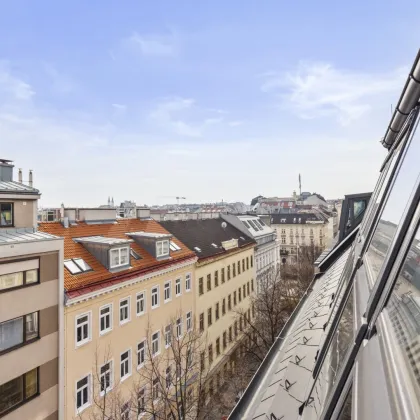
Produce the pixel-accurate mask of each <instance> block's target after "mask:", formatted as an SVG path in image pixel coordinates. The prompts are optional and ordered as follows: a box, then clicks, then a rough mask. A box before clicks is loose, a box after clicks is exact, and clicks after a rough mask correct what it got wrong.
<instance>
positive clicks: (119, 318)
mask: <svg viewBox="0 0 420 420" xmlns="http://www.w3.org/2000/svg"><path fill="white" fill-rule="evenodd" d="M123 300H127V302H128V305H127V306H128V308H127V315H128V318H126V319H124V320H121V302H122V301H123ZM118 320H119V324H120V326H121V325H125V324H127V323H128V322H130V321H131V296H127V297H125V298H122V299H120V300H119V304H118Z"/></svg>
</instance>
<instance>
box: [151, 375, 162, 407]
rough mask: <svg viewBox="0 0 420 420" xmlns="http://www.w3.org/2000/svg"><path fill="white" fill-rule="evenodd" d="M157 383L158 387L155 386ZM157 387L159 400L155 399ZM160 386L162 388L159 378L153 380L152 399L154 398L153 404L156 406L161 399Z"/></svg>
mask: <svg viewBox="0 0 420 420" xmlns="http://www.w3.org/2000/svg"><path fill="white" fill-rule="evenodd" d="M155 381H156V385H155ZM155 386H156V387H157V394H158V395H157V398H154V391H155ZM159 386H160V384H159V378H158V377H156V378H153V379H152V398H153V403H154V404H156V403H157V402H158V401H159V399H160V394H161V391H160V389H159Z"/></svg>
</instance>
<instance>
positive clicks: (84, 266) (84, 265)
mask: <svg viewBox="0 0 420 420" xmlns="http://www.w3.org/2000/svg"><path fill="white" fill-rule="evenodd" d="M66 262H67V263H68V262H73V263H74V264H76V265H77V267H78V268H79V269H80V270H81V271H82V272H83V273H85V272H87V271H92V267H91V266H90V265H89V264H88V263H87V262H86V261H85V260H83V259H82V258H73V260H67V261H65V262H64V265H66ZM66 268H67V266H66ZM69 271H70V270H69ZM70 272H71V271H70ZM72 274H74V273H72Z"/></svg>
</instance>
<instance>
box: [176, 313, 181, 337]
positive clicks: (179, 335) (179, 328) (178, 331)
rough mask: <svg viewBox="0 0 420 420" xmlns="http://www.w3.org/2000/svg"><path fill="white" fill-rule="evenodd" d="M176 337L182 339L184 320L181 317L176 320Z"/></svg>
mask: <svg viewBox="0 0 420 420" xmlns="http://www.w3.org/2000/svg"><path fill="white" fill-rule="evenodd" d="M176 336H177V337H178V338H181V336H182V318H181V317H179V318H178V319H177V320H176Z"/></svg>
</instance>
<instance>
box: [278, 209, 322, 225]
mask: <svg viewBox="0 0 420 420" xmlns="http://www.w3.org/2000/svg"><path fill="white" fill-rule="evenodd" d="M326 221H327V219H326V217H323V216H322V214H321V213H319V212H317V213H279V214H272V215H271V224H272V225H280V224H287V225H293V224H306V223H311V222H318V223H324V222H326Z"/></svg>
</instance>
